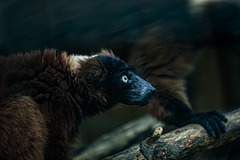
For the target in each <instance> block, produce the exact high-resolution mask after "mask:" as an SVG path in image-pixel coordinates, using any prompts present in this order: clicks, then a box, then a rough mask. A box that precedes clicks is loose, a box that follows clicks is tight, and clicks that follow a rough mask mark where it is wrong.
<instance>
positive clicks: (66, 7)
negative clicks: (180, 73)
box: [0, 0, 240, 159]
mask: <svg viewBox="0 0 240 160" xmlns="http://www.w3.org/2000/svg"><path fill="white" fill-rule="evenodd" d="M149 36H154V38H155V40H156V41H164V42H167V43H168V42H169V43H172V42H184V43H186V44H189V45H192V46H194V53H193V54H195V52H196V53H199V54H200V55H199V58H198V60H197V62H196V66H195V71H194V73H193V74H191V75H190V76H189V77H187V86H188V90H187V92H188V95H189V99H190V102H191V104H192V107H193V110H194V111H195V112H200V111H208V110H213V109H218V110H220V111H221V112H228V111H231V110H233V109H235V108H238V107H239V104H240V84H239V82H240V74H239V69H240V63H239V62H240V1H239V0H121V1H120V0H115V1H111V0H51V1H49V0H35V1H32V0H21V1H18V0H1V1H0V54H1V56H3V55H9V54H13V53H17V52H29V51H31V50H39V49H40V50H43V49H44V48H56V49H59V50H66V51H68V52H69V53H75V54H89V53H91V52H95V51H99V50H100V49H101V48H110V49H112V50H113V52H114V53H115V54H116V55H118V56H119V57H120V58H121V59H123V60H126V61H129V59H130V56H131V52H132V50H133V49H134V47H135V46H136V45H137V44H138V42H139V41H140V40H142V39H144V38H145V37H149ZM131 58H133V57H131ZM146 114H147V111H146V108H144V107H139V106H125V105H118V106H116V107H115V108H114V109H112V110H110V111H108V112H106V113H102V114H100V115H98V116H95V117H92V118H87V119H85V120H84V121H83V123H82V125H81V128H80V139H79V142H80V145H85V144H88V143H90V142H92V141H93V140H95V139H97V138H98V137H100V136H101V135H103V134H105V133H107V132H109V131H110V130H112V129H114V128H116V127H118V126H120V125H122V124H124V123H126V122H128V121H131V120H133V119H136V118H138V117H141V116H143V115H146ZM234 145H235V146H236V145H239V141H237V142H235V143H234V144H231V146H229V145H228V146H227V148H228V149H227V150H226V149H224V147H222V148H219V149H218V150H212V151H211V152H207V153H204V154H201V155H199V156H197V157H196V159H234V158H233V157H231V154H230V152H231V153H232V152H233V151H234V149H232V150H233V151H230V149H229V148H234V147H232V146H234ZM235 148H236V147H235ZM219 150H220V151H219ZM216 153H217V154H216ZM219 153H221V154H219ZM232 155H233V154H232ZM238 158H239V157H238Z"/></svg>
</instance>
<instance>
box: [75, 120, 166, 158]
mask: <svg viewBox="0 0 240 160" xmlns="http://www.w3.org/2000/svg"><path fill="white" fill-rule="evenodd" d="M159 126H164V124H163V123H160V122H158V121H157V120H156V119H154V118H152V117H150V116H144V117H142V118H139V119H137V120H135V121H132V122H129V123H127V124H124V125H123V126H121V127H120V128H118V129H116V130H114V131H112V132H110V133H108V134H106V135H104V136H103V137H101V138H99V139H98V140H96V141H95V142H93V143H91V144H89V145H88V146H86V147H84V148H80V149H78V150H76V151H75V152H74V158H73V160H83V159H84V160H94V159H101V158H103V157H106V156H108V155H111V154H114V153H117V152H120V151H121V150H123V149H125V148H127V147H129V146H131V145H132V144H134V143H139V142H141V141H143V140H144V139H146V137H148V136H149V135H151V134H152V132H153V131H154V129H155V128H156V127H159Z"/></svg>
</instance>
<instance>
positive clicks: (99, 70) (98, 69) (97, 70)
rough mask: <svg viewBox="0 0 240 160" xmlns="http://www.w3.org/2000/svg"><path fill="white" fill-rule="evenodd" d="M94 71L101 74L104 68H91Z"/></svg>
mask: <svg viewBox="0 0 240 160" xmlns="http://www.w3.org/2000/svg"><path fill="white" fill-rule="evenodd" d="M91 69H92V70H93V71H96V72H101V71H102V68H101V67H99V66H92V68H91Z"/></svg>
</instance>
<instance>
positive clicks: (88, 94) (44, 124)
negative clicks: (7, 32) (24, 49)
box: [0, 50, 113, 160]
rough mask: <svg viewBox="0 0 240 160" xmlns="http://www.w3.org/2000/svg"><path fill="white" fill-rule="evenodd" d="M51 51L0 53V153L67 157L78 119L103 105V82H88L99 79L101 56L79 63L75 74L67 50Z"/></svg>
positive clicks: (5, 156) (21, 156)
mask: <svg viewBox="0 0 240 160" xmlns="http://www.w3.org/2000/svg"><path fill="white" fill-rule="evenodd" d="M56 52H57V51H55V50H45V51H44V53H41V52H40V51H36V52H34V53H30V54H18V55H12V56H10V57H1V58H0V68H1V69H0V75H1V80H0V100H1V101H0V122H1V123H0V135H1V137H0V159H20V160H23V159H24V160H25V159H49V160H54V159H56V160H59V159H64V160H66V159H70V158H69V156H68V149H69V148H70V147H71V144H73V143H74V140H75V138H76V136H77V135H76V130H77V127H78V125H79V123H80V121H81V119H82V118H83V117H84V116H88V115H93V114H96V113H97V112H100V111H103V110H105V109H107V108H106V104H107V102H106V95H104V94H102V92H101V89H102V88H98V89H96V88H93V87H91V86H92V85H94V84H96V81H97V82H101V81H103V80H104V74H105V72H107V70H106V69H104V66H103V64H102V62H101V61H100V60H98V59H93V60H91V61H89V62H88V61H87V62H86V63H83V64H81V67H79V68H77V70H76V74H78V77H77V79H76V78H75V77H74V76H73V73H72V72H71V71H70V65H72V63H73V62H72V61H71V59H70V58H69V56H67V54H66V53H56ZM104 54H107V53H104ZM111 56H113V54H111ZM93 64H94V66H100V67H102V68H103V70H102V72H101V73H100V72H96V71H94V70H89V69H88V68H89V65H90V66H91V65H93ZM100 74H101V76H100ZM100 78H101V79H100ZM86 106H95V108H94V107H93V108H86ZM103 106H105V108H104V107H103Z"/></svg>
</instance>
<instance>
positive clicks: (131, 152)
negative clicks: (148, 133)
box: [105, 108, 240, 160]
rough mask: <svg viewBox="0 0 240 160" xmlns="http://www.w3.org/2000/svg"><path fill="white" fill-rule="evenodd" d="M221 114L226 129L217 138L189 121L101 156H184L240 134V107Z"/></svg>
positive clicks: (144, 157) (170, 157) (178, 157)
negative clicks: (225, 121) (223, 117)
mask: <svg viewBox="0 0 240 160" xmlns="http://www.w3.org/2000/svg"><path fill="white" fill-rule="evenodd" d="M225 115H226V117H227V118H228V122H227V123H226V128H227V132H226V133H224V134H223V135H222V137H221V138H220V139H219V138H216V137H215V136H213V137H209V136H208V134H207V132H206V131H205V129H204V128H203V127H201V126H200V125H197V124H191V125H188V126H185V127H182V128H179V129H176V130H174V131H172V132H169V133H167V134H164V135H162V136H161V137H160V138H159V139H153V137H150V138H147V139H146V140H144V141H142V142H141V143H139V144H137V145H133V146H131V147H129V148H127V149H126V150H124V151H122V152H119V153H117V154H115V155H113V156H109V157H107V158H105V160H110V159H111V160H112V159H113V160H121V159H124V160H125V159H141V160H143V159H148V160H150V159H163V160H164V159H186V158H189V157H191V156H192V155H194V154H196V153H199V152H202V151H207V150H209V149H212V148H216V147H218V146H221V145H224V144H227V143H229V142H231V141H233V140H235V139H237V138H239V137H240V108H239V109H237V110H235V111H232V112H230V113H227V114H225Z"/></svg>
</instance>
